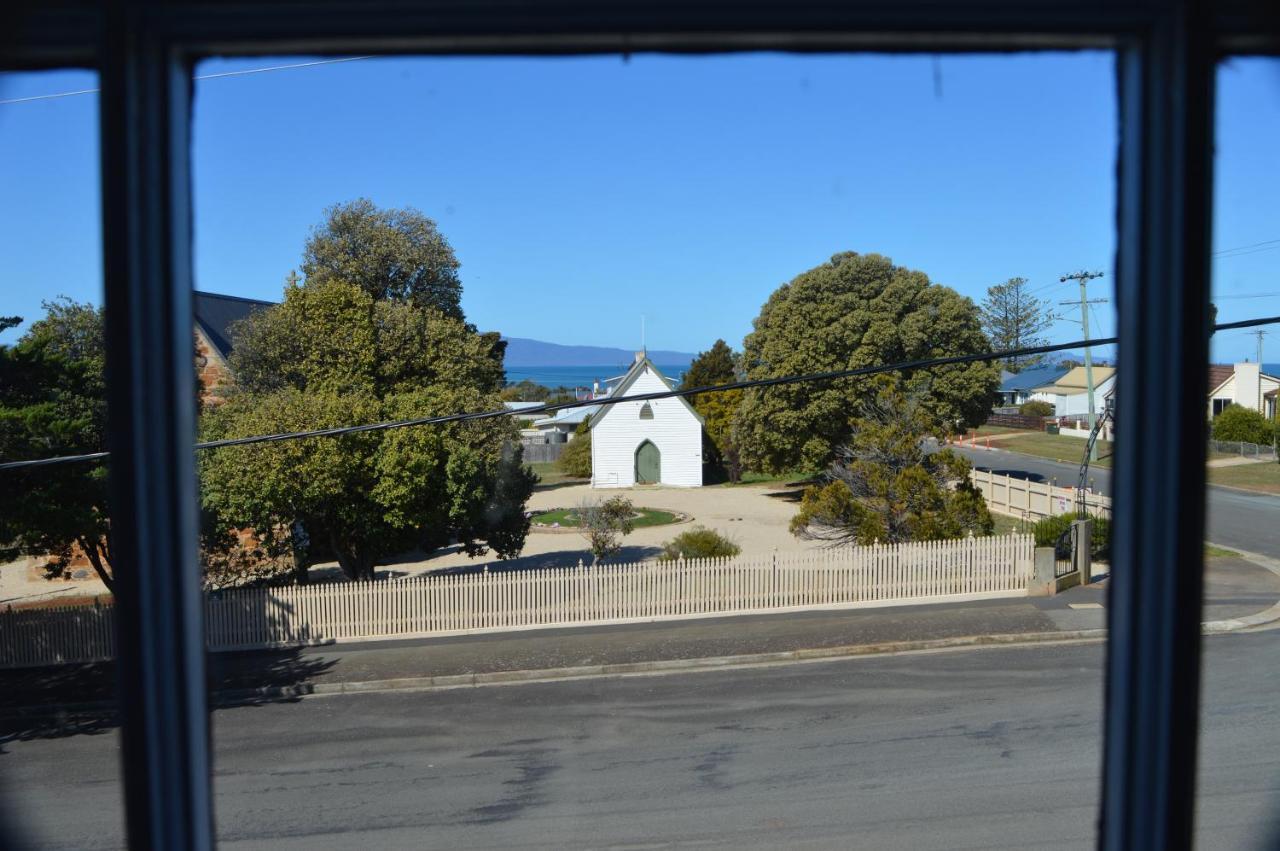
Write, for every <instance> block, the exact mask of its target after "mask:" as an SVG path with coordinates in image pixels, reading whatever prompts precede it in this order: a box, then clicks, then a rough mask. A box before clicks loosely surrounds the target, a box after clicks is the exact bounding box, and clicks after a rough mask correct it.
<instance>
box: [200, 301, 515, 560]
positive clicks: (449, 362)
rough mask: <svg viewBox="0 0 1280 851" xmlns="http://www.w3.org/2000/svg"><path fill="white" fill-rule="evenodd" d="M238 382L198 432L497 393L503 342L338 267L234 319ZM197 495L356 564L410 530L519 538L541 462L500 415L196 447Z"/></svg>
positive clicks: (505, 541)
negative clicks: (526, 454) (534, 465)
mask: <svg viewBox="0 0 1280 851" xmlns="http://www.w3.org/2000/svg"><path fill="white" fill-rule="evenodd" d="M235 341H236V345H235V350H234V352H233V354H232V362H231V365H232V369H233V371H234V372H235V374H236V385H235V387H234V388H233V389H232V390H231V391H230V393H229V394H228V397H227V400H226V402H225V403H224V404H222V405H219V406H217V407H215V408H214V409H212V410H211V411H209V412H207V413H206V415H205V417H204V422H203V428H204V433H205V436H206V437H209V438H219V437H239V436H246V435H253V434H264V433H274V432H282V431H299V430H306V429H316V428H327V427H334V426H340V425H350V424H360V423H373V422H378V421H385V420H403V419H416V418H424V417H434V416H441V415H446V414H457V413H464V412H468V411H480V410H491V409H496V408H500V407H501V404H502V403H501V400H500V398H499V391H500V389H501V387H502V383H503V369H502V354H503V350H504V345H503V344H502V342H501V340H500V339H499V338H498V337H497V335H494V334H478V333H476V332H475V330H474V329H472V328H471V327H470V326H468V325H466V324H465V323H464V322H462V321H461V320H459V319H457V318H455V317H452V316H450V315H447V314H445V313H443V312H441V311H439V310H437V309H436V308H435V307H433V306H424V305H422V304H420V303H418V302H417V301H415V300H413V299H411V298H403V299H395V300H387V299H375V298H374V297H373V296H371V295H370V294H369V293H368V292H367V291H366V290H365V289H364V288H362V287H358V286H356V285H354V284H350V283H347V282H344V281H340V280H336V279H334V280H328V281H321V282H315V281H313V280H308V281H307V282H306V283H305V284H298V283H292V284H290V285H289V286H288V287H287V289H286V291H285V298H284V301H283V302H282V303H281V304H279V305H277V306H275V307H272V308H270V309H267V310H263V311H260V312H258V313H256V314H254V315H253V316H251V317H250V318H249V319H247V320H245V321H244V322H242V323H241V324H240V325H239V326H238V327H237V328H236V329H235ZM200 473H201V484H202V492H203V501H204V504H205V506H206V508H208V509H209V510H211V511H213V512H214V513H215V514H216V515H217V516H218V517H219V518H220V519H221V520H222V522H223V523H224V524H227V525H232V526H241V527H251V528H253V529H254V530H256V531H257V532H258V533H259V535H261V536H263V537H264V539H265V540H266V541H267V543H268V548H269V549H270V550H273V551H277V552H278V551H281V550H284V549H291V550H292V551H293V555H294V558H295V560H296V561H297V562H298V563H299V565H301V566H303V567H305V565H307V564H309V563H310V562H312V561H313V560H315V559H317V558H323V557H326V556H332V557H333V558H336V559H337V561H338V563H339V565H340V566H341V567H342V570H343V572H344V573H345V574H346V575H347V576H348V577H349V578H351V579H357V580H364V579H370V578H372V577H373V574H374V568H375V566H376V565H378V564H380V563H383V562H384V561H385V560H386V559H387V558H388V557H390V556H391V555H394V554H396V553H399V552H403V551H404V550H406V549H410V548H412V547H414V546H422V547H425V548H427V549H431V548H435V547H438V546H440V545H443V544H445V543H447V542H448V541H450V540H454V541H457V542H458V543H459V544H461V546H462V547H463V548H464V549H465V550H466V551H467V552H468V553H471V554H482V553H484V552H486V551H487V550H488V549H492V550H493V551H494V552H495V553H496V554H497V556H498V557H499V558H510V557H514V556H516V555H518V554H519V552H520V549H521V548H522V547H523V545H524V538H525V534H526V533H527V531H528V528H529V521H528V519H527V518H526V517H525V514H524V503H525V501H526V500H527V499H528V497H529V494H530V493H531V492H532V489H533V484H534V481H535V480H536V478H535V477H534V476H533V474H532V473H531V472H529V471H528V470H527V468H525V467H524V466H523V464H522V463H521V458H520V448H519V441H518V435H517V431H516V427H515V424H514V422H513V421H512V420H510V419H509V418H506V417H500V418H493V419H485V420H476V421H471V422H462V423H450V424H446V425H426V426H415V427H411V428H401V429H393V430H389V431H374V432H365V433H356V434H349V435H345V436H341V437H336V438H315V439H306V440H293V441H282V442H279V443H267V444H254V445H246V446H237V447H228V448H222V449H217V450H213V451H210V452H206V453H203V454H202V456H201V459H200Z"/></svg>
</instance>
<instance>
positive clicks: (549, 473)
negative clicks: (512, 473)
mask: <svg viewBox="0 0 1280 851" xmlns="http://www.w3.org/2000/svg"><path fill="white" fill-rule="evenodd" d="M525 466H526V467H528V468H529V469H531V470H533V472H535V473H537V474H538V477H539V478H540V479H541V480H542V481H540V482H539V483H538V484H539V485H559V484H564V483H565V482H585V481H587V480H586V479H577V478H574V477H573V476H566V475H565V474H564V473H562V472H560V469H559V468H558V467H556V462H554V461H539V462H536V463H533V464H526V465H525Z"/></svg>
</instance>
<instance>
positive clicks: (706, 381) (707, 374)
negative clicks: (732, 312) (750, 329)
mask: <svg viewBox="0 0 1280 851" xmlns="http://www.w3.org/2000/svg"><path fill="white" fill-rule="evenodd" d="M738 378H739V357H738V355H737V354H735V353H734V351H733V349H731V348H730V347H729V344H728V343H726V342H725V341H724V340H716V341H715V343H713V344H712V346H711V348H710V349H708V350H707V351H705V352H701V353H699V354H698V356H697V357H696V358H694V360H693V363H691V364H690V365H689V369H688V370H687V371H686V372H685V374H684V376H682V378H681V381H680V387H681V389H683V390H691V389H693V388H695V387H712V386H715V385H717V384H729V383H731V382H733V381H736V380H738ZM742 392H743V391H741V390H722V391H720V392H718V393H695V394H693V395H692V396H690V397H689V404H691V405H693V408H694V410H696V411H697V412H698V413H699V414H702V418H703V438H704V450H706V454H707V455H708V456H709V460H710V462H711V465H712V466H713V467H716V468H719V469H718V470H717V471H716V472H718V473H719V474H720V475H723V476H727V477H728V479H729V481H731V482H736V481H739V480H740V479H741V478H742V459H741V453H740V452H739V449H738V443H737V440H736V439H735V436H734V420H735V418H736V416H737V413H738V406H739V405H741V404H742ZM706 444H709V445H706ZM721 471H722V472H721Z"/></svg>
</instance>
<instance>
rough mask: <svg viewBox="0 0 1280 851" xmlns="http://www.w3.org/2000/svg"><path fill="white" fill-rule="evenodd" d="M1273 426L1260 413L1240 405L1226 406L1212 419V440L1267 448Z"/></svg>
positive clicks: (1273, 430)
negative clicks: (1253, 444) (1251, 444)
mask: <svg viewBox="0 0 1280 851" xmlns="http://www.w3.org/2000/svg"><path fill="white" fill-rule="evenodd" d="M1274 434H1275V425H1273V424H1272V423H1271V422H1269V421H1268V420H1267V418H1266V417H1264V416H1263V415H1262V414H1261V413H1259V412H1258V411H1255V410H1253V409H1252V408H1246V407H1243V406H1242V405H1228V406H1227V407H1225V408H1223V409H1222V413H1220V414H1218V416H1216V417H1214V419H1213V439H1214V440H1224V441H1232V442H1235V441H1240V442H1243V443H1258V444H1261V445H1263V446H1269V445H1270V444H1271V441H1272V439H1273V436H1274Z"/></svg>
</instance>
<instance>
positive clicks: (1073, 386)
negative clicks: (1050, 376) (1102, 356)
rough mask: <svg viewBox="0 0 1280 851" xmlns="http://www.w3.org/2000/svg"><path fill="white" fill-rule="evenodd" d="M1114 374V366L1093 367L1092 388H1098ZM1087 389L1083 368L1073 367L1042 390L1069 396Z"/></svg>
mask: <svg viewBox="0 0 1280 851" xmlns="http://www.w3.org/2000/svg"><path fill="white" fill-rule="evenodd" d="M1115 374H1116V368H1115V367H1114V366H1095V367H1094V368H1093V386H1094V387H1095V388H1096V387H1098V386H1099V385H1100V384H1102V382H1104V381H1106V380H1107V379H1109V378H1110V377H1111V376H1113V375H1115ZM1088 387H1089V384H1088V382H1087V381H1086V380H1085V369H1084V367H1082V366H1075V367H1072V368H1071V371H1070V372H1068V373H1067V374H1066V375H1064V376H1062V377H1061V378H1059V379H1058V380H1057V381H1053V382H1049V383H1047V384H1045V385H1044V387H1043V389H1044V391H1045V392H1046V393H1060V394H1062V395H1064V396H1070V395H1072V394H1075V393H1083V392H1085V391H1086V390H1087V389H1088Z"/></svg>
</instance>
